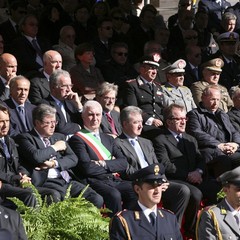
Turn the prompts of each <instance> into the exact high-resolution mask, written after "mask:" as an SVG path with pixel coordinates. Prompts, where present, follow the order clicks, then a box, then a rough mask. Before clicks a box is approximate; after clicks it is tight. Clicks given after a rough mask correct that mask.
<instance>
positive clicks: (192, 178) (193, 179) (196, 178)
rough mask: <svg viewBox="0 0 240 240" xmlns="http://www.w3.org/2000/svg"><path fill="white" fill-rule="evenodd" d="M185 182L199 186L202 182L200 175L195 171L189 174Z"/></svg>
mask: <svg viewBox="0 0 240 240" xmlns="http://www.w3.org/2000/svg"><path fill="white" fill-rule="evenodd" d="M187 181H188V182H190V183H197V184H200V183H201V182H202V175H201V174H200V173H199V172H198V171H197V170H195V171H193V172H189V173H188V177H187Z"/></svg>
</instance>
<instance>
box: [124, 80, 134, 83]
mask: <svg viewBox="0 0 240 240" xmlns="http://www.w3.org/2000/svg"><path fill="white" fill-rule="evenodd" d="M126 82H127V83H131V82H136V79H129V80H127V81H126Z"/></svg>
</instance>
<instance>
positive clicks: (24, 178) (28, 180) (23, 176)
mask: <svg viewBox="0 0 240 240" xmlns="http://www.w3.org/2000/svg"><path fill="white" fill-rule="evenodd" d="M19 175H20V177H21V179H20V183H31V178H30V177H28V176H27V175H26V174H22V173H19Z"/></svg>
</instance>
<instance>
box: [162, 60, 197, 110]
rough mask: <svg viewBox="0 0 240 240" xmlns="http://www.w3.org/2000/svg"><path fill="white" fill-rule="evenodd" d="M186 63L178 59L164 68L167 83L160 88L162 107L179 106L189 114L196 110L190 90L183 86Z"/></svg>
mask: <svg viewBox="0 0 240 240" xmlns="http://www.w3.org/2000/svg"><path fill="white" fill-rule="evenodd" d="M185 67H186V62H185V61H184V60H183V59H179V60H177V61H176V62H174V63H173V64H171V65H169V66H168V67H166V68H164V69H163V71H165V73H166V76H167V82H166V84H165V85H164V86H162V91H163V99H164V100H163V104H164V107H167V106H169V105H171V104H172V103H176V104H181V105H183V106H184V107H185V109H186V111H187V112H189V111H191V110H192V109H193V108H196V104H195V103H194V100H193V97H192V93H191V91H190V89H189V88H188V87H186V86H183V84H184V74H185V69H184V68H185Z"/></svg>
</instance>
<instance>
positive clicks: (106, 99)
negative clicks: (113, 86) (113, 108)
mask: <svg viewBox="0 0 240 240" xmlns="http://www.w3.org/2000/svg"><path fill="white" fill-rule="evenodd" d="M103 99H104V100H105V101H108V100H111V101H116V98H115V97H104V98H103Z"/></svg>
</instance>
